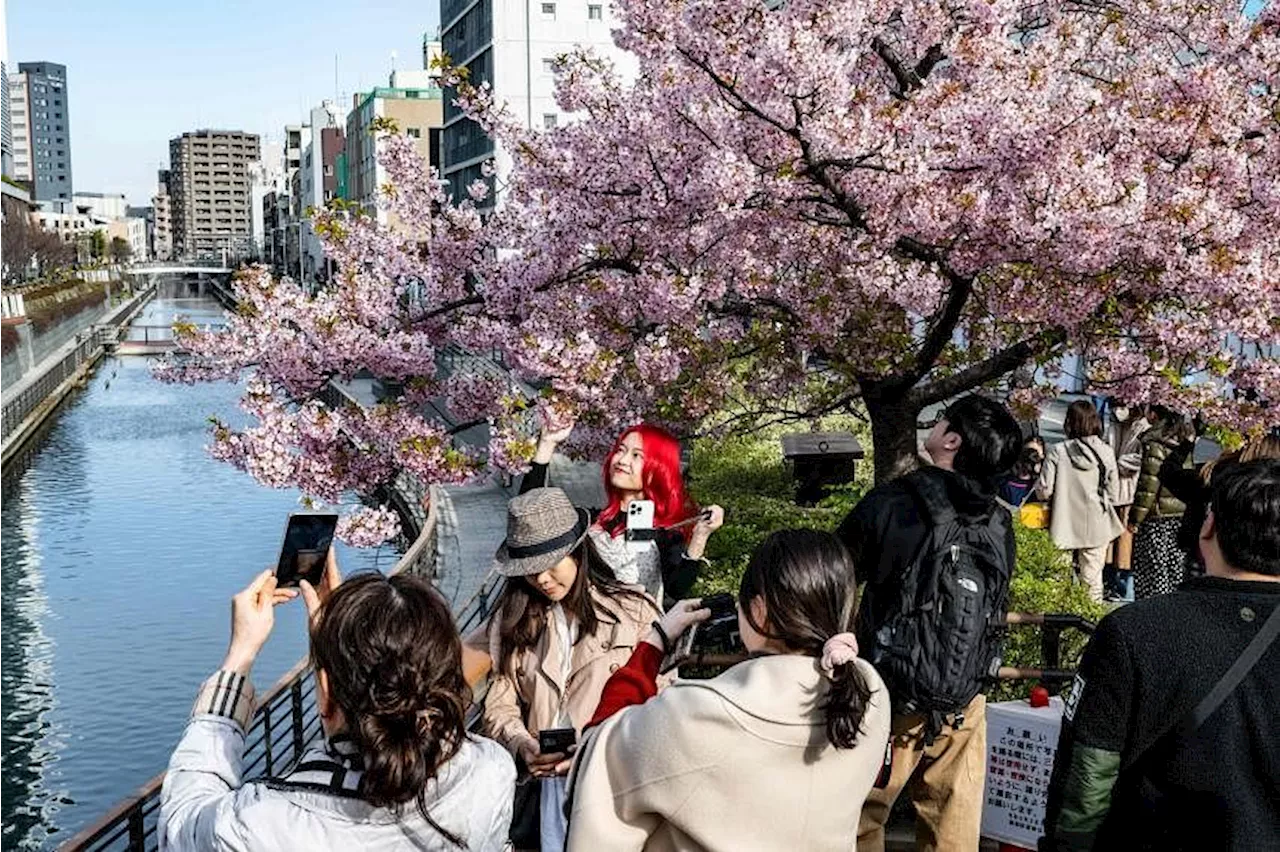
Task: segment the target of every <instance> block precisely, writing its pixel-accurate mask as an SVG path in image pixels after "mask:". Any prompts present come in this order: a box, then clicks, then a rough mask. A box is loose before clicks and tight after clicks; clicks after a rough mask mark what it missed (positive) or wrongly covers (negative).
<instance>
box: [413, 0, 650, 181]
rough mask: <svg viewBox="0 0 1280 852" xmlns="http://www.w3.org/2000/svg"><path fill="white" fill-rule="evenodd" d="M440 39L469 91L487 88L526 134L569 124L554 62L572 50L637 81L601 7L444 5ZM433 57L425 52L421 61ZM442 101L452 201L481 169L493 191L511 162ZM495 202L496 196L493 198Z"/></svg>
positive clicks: (601, 2)
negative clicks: (487, 168)
mask: <svg viewBox="0 0 1280 852" xmlns="http://www.w3.org/2000/svg"><path fill="white" fill-rule="evenodd" d="M440 24H441V26H440V33H441V35H440V39H441V42H442V44H443V48H444V53H445V54H446V55H447V56H448V57H449V59H450V60H451V61H452V62H453V64H454V65H458V66H465V67H466V68H467V70H468V72H469V80H470V82H471V83H472V84H474V85H477V86H478V85H480V84H481V83H489V84H490V85H491V86H492V87H493V93H494V98H495V100H496V101H497V102H498V103H503V102H505V103H506V104H507V107H508V109H509V110H510V111H511V113H512V115H514V116H515V117H516V118H517V119H519V120H520V121H521V122H523V123H524V125H525V126H526V127H529V128H538V129H552V128H555V127H557V126H558V125H560V124H562V123H563V122H566V121H568V120H570V119H571V118H572V116H570V115H565V114H564V113H562V111H561V110H560V108H559V106H557V104H556V102H555V75H554V67H553V66H554V60H555V57H556V56H558V55H560V54H563V53H567V52H569V51H571V50H573V49H574V48H575V47H579V46H581V47H590V48H592V49H593V50H594V51H595V53H596V55H597V56H600V57H602V58H605V59H608V60H610V61H612V62H613V64H614V67H615V69H616V70H617V72H618V74H619V75H620V76H621V77H622V79H624V80H627V79H634V77H635V74H636V73H637V63H636V60H635V57H633V56H631V55H630V54H627V53H625V52H623V51H620V50H619V49H618V48H617V47H616V46H615V45H614V43H613V36H612V34H611V31H612V30H613V29H614V28H616V27H617V26H618V24H617V21H616V19H615V18H614V17H613V15H612V13H611V11H610V8H609V4H608V2H606V0H555V2H529V0H522V2H519V3H517V2H514V0H441V2H440ZM429 53H430V51H429V50H428V49H426V48H424V55H429ZM453 100H454V97H453V93H452V92H446V93H445V98H444V133H443V152H442V170H441V173H442V176H443V177H444V179H445V180H447V181H448V182H449V189H450V192H451V193H452V195H453V198H454V200H455V201H460V200H462V199H464V198H466V197H467V187H468V186H469V185H470V184H471V183H473V182H474V181H476V180H478V179H484V180H487V181H488V182H489V185H490V187H491V188H492V187H493V186H494V180H493V178H485V177H484V176H483V175H482V174H481V169H482V166H483V165H484V163H485V162H486V161H488V160H494V164H495V166H496V168H497V175H498V178H499V180H498V183H501V177H502V176H503V175H505V174H507V172H508V171H509V170H510V168H511V157H510V156H509V155H508V154H507V153H505V152H503V151H500V150H496V149H495V147H494V143H493V140H492V139H490V138H489V137H488V136H486V135H485V133H484V132H483V131H482V130H481V129H480V126H479V125H477V124H476V123H475V122H474V121H472V120H471V119H469V118H466V117H465V116H464V115H463V114H462V111H461V110H460V109H459V108H458V107H456V106H454V105H453ZM490 197H491V198H493V196H492V195H491V196H490Z"/></svg>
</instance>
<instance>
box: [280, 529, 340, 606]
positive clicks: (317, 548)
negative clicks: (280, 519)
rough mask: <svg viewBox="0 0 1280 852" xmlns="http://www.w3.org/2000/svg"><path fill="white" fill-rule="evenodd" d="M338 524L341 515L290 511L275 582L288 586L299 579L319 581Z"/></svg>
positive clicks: (315, 582)
mask: <svg viewBox="0 0 1280 852" xmlns="http://www.w3.org/2000/svg"><path fill="white" fill-rule="evenodd" d="M337 528H338V516H337V515H336V514H333V513H330V512H294V513H293V514H291V515H290V516H289V523H287V524H285V528H284V542H283V543H282V544H281V545H280V561H279V562H278V563H276V585H277V586H279V587H280V588H289V587H291V586H296V585H298V581H299V580H306V581H307V582H308V583H310V584H311V585H313V586H315V585H319V583H320V580H321V579H322V578H323V577H324V561H325V557H326V556H328V554H329V548H330V547H331V546H332V545H333V534H334V531H335V530H337Z"/></svg>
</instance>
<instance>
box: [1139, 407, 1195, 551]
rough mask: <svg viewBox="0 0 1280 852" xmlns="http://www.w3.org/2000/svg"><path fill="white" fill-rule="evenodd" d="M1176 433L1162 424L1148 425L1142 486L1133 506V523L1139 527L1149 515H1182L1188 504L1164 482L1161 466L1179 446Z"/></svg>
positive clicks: (1141, 473) (1143, 447) (1143, 437)
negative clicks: (1151, 426)
mask: <svg viewBox="0 0 1280 852" xmlns="http://www.w3.org/2000/svg"><path fill="white" fill-rule="evenodd" d="M1178 443H1179V442H1178V440H1177V438H1176V437H1175V436H1173V435H1170V434H1167V433H1166V430H1165V429H1164V427H1162V426H1156V427H1153V428H1151V429H1148V430H1147V431H1146V433H1144V434H1143V436H1142V470H1141V471H1140V472H1139V473H1138V489H1137V491H1136V492H1134V495H1133V508H1132V509H1130V510H1129V523H1131V524H1133V525H1134V526H1135V527H1136V526H1138V525H1139V524H1141V523H1142V522H1143V521H1145V520H1147V519H1148V518H1180V517H1182V515H1183V513H1184V512H1186V511H1187V507H1186V504H1185V503H1183V502H1182V501H1181V500H1179V499H1178V498H1176V497H1174V496H1173V494H1172V493H1171V492H1170V491H1169V489H1167V488H1165V487H1164V486H1163V485H1162V484H1161V482H1160V467H1161V465H1163V464H1164V462H1165V459H1167V458H1168V457H1169V454H1170V453H1171V452H1173V450H1174V448H1175V447H1177V446H1178Z"/></svg>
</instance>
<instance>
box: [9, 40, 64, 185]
mask: <svg viewBox="0 0 1280 852" xmlns="http://www.w3.org/2000/svg"><path fill="white" fill-rule="evenodd" d="M7 86H8V89H9V110H10V123H11V133H12V137H13V176H14V177H15V178H17V179H18V180H23V181H27V182H28V183H30V185H31V197H32V198H33V199H35V200H36V201H46V202H53V203H59V202H61V206H62V207H64V208H65V207H66V206H68V205H70V203H71V195H72V189H71V186H72V182H71V107H70V103H71V102H70V98H69V95H68V90H67V68H66V66H65V65H59V64H57V63H55V62H20V63H18V71H17V73H16V74H10V75H9V77H8V80H7Z"/></svg>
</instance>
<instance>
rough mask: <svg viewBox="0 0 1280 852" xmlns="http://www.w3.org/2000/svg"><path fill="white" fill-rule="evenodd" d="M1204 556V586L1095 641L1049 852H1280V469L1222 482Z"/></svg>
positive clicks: (1107, 621) (1271, 463)
mask: <svg viewBox="0 0 1280 852" xmlns="http://www.w3.org/2000/svg"><path fill="white" fill-rule="evenodd" d="M1199 547H1200V553H1201V555H1202V556H1203V557H1204V563H1205V571H1206V576H1204V577H1195V578H1192V579H1190V580H1188V581H1186V582H1185V583H1183V584H1182V586H1181V587H1179V588H1178V590H1177V591H1175V592H1173V593H1172V594H1168V595H1161V596H1159V597H1154V598H1148V599H1147V600H1142V601H1138V602H1137V603H1135V604H1130V605H1129V606H1126V607H1123V608H1121V609H1119V610H1116V611H1115V612H1112V613H1111V614H1110V615H1108V616H1107V617H1106V618H1104V619H1103V620H1102V621H1101V623H1099V624H1098V629H1097V631H1096V632H1095V633H1094V634H1093V637H1092V638H1091V639H1090V641H1089V645H1088V647H1087V648H1086V649H1085V652H1084V657H1083V659H1082V660H1081V664H1080V671H1079V674H1077V676H1076V679H1075V682H1074V683H1073V684H1072V687H1071V689H1070V690H1069V691H1068V693H1067V695H1066V697H1065V699H1064V700H1065V710H1064V713H1063V725H1062V735H1061V738H1060V740H1059V743H1058V752H1057V756H1056V757H1055V759H1054V766H1053V777H1052V780H1051V781H1050V785H1049V805H1048V809H1047V812H1046V814H1045V835H1046V836H1045V838H1044V839H1043V840H1042V841H1041V843H1040V848H1041V849H1042V850H1046V852H1067V851H1068V850H1092V849H1124V850H1135V852H1139V851H1140V850H1153V852H1154V850H1160V852H1180V850H1187V852H1191V850H1196V852H1199V850H1204V849H1214V850H1225V852H1245V850H1254V849H1276V848H1280V748H1278V747H1277V745H1276V743H1277V740H1278V739H1280V641H1277V639H1276V637H1277V635H1278V634H1280V461H1277V460H1275V459H1259V460H1257V461H1251V462H1227V463H1224V464H1222V465H1221V466H1220V467H1219V468H1217V469H1216V470H1215V471H1214V476H1213V481H1212V492H1211V497H1210V508H1209V511H1208V513H1207V516H1206V518H1205V520H1204V523H1203V525H1202V526H1201V528H1200V540H1199Z"/></svg>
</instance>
